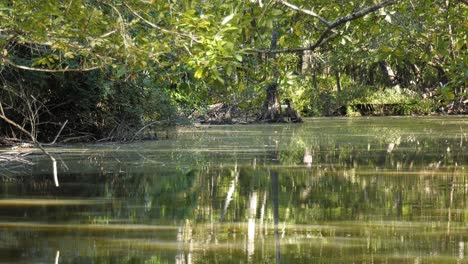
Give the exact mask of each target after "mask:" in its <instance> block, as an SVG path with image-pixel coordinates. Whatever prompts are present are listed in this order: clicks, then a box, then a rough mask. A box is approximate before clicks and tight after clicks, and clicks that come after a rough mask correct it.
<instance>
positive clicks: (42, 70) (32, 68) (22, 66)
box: [2, 57, 102, 72]
mask: <svg viewBox="0 0 468 264" xmlns="http://www.w3.org/2000/svg"><path fill="white" fill-rule="evenodd" d="M2 60H3V62H4V63H5V64H8V65H10V66H13V67H15V68H18V69H23V70H27V71H37V72H86V71H94V70H97V69H100V68H101V67H102V66H95V67H91V68H79V69H56V70H54V69H42V68H34V67H28V66H24V65H18V64H16V63H14V62H12V61H11V60H10V59H8V58H6V57H3V58H2Z"/></svg>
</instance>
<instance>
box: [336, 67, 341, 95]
mask: <svg viewBox="0 0 468 264" xmlns="http://www.w3.org/2000/svg"><path fill="white" fill-rule="evenodd" d="M335 78H336V89H337V90H338V92H341V81H340V72H339V71H338V70H335Z"/></svg>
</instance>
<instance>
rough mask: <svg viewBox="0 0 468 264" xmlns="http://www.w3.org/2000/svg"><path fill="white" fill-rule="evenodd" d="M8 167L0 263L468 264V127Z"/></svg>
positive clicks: (269, 134)
mask: <svg viewBox="0 0 468 264" xmlns="http://www.w3.org/2000/svg"><path fill="white" fill-rule="evenodd" d="M159 137H160V138H166V139H162V140H157V141H143V142H136V143H132V144H102V145H69V146H62V147H57V148H53V149H50V152H51V153H52V154H53V155H54V156H55V157H56V159H57V168H58V178H59V182H60V187H58V188H57V187H55V186H54V181H53V177H52V165H51V161H50V160H49V159H47V157H44V156H42V155H39V154H33V155H29V156H27V158H28V159H29V160H30V161H32V162H33V163H34V164H33V165H14V164H13V165H10V166H3V167H0V263H468V208H467V205H468V203H467V202H468V147H467V146H468V118H467V117H424V118H422V117H418V118H415V117H412V118H391V117H386V118H353V119H348V118H336V119H328V118H323V119H309V120H306V121H305V122H304V123H303V124H262V125H230V126H197V127H182V128H177V129H174V130H171V131H167V132H164V133H160V135H159Z"/></svg>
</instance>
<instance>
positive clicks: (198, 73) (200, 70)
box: [194, 68, 203, 79]
mask: <svg viewBox="0 0 468 264" xmlns="http://www.w3.org/2000/svg"><path fill="white" fill-rule="evenodd" d="M194 77H195V78H197V79H201V78H202V77H203V68H198V69H197V70H196V71H195V74H194Z"/></svg>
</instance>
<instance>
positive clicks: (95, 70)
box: [0, 0, 468, 140]
mask: <svg viewBox="0 0 468 264" xmlns="http://www.w3.org/2000/svg"><path fill="white" fill-rule="evenodd" d="M467 16H468V9H467V2H466V1H464V0H437V1H429V0H422V1H410V0H402V1H397V0H388V1H383V0H381V1H377V0H372V1H371V0H366V1H341V0H335V1H323V0H315V1H303V0H294V1H292V0H291V1H290V2H288V1H282V0H265V1H262V0H243V1H232V0H226V1H214V0H203V1H201V0H198V1H196V0H194V1H192V0H182V1H171V0H166V1H154V0H151V1H142V0H130V1H120V0H60V1H52V0H40V1H31V0H3V1H1V2H0V52H1V55H0V87H1V88H0V117H1V119H2V120H1V121H0V135H1V136H3V137H9V138H22V137H23V138H24V137H25V136H28V137H30V136H31V135H32V136H33V137H34V138H37V137H38V136H39V138H40V139H41V140H53V139H54V137H55V136H56V135H57V133H58V131H59V130H60V129H61V128H64V129H63V132H62V134H61V135H62V137H63V138H64V139H69V140H72V139H78V140H89V139H99V138H108V139H131V138H132V137H133V136H134V135H135V133H137V132H139V131H140V130H141V128H144V127H146V126H148V127H149V126H150V125H153V124H161V123H165V122H167V123H174V122H175V121H177V119H178V118H180V117H194V116H197V115H202V116H203V115H204V114H205V113H206V111H207V109H209V108H208V106H209V105H212V104H215V103H220V102H222V103H223V107H222V109H224V110H223V111H225V112H227V114H225V115H223V118H224V119H225V120H224V121H229V120H230V119H231V117H232V116H234V115H235V114H238V113H239V112H244V113H250V114H247V116H250V117H254V118H257V119H259V120H267V121H278V120H281V119H284V117H285V115H290V114H291V113H290V112H294V110H292V109H286V111H285V110H284V109H283V111H281V107H280V104H284V103H283V100H285V99H287V100H288V101H290V102H291V105H292V106H293V107H294V108H296V109H297V110H298V111H299V112H300V113H301V114H302V115H305V116H319V115H359V114H405V115H407V114H430V113H434V112H445V113H466V112H467V104H468V101H467V90H466V86H467V80H468V78H467V76H468V70H467V67H466V64H467V54H466V50H467V44H466V40H467V32H468V31H467V30H466V29H467V26H468V24H467V22H466V17H467ZM231 111H232V116H231ZM285 112H286V113H285ZM286 117H288V116H286ZM289 117H290V116H289ZM66 121H67V123H66V125H64V124H65V122H66ZM14 124H16V126H15V125H14ZM28 133H29V134H30V135H28Z"/></svg>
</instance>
